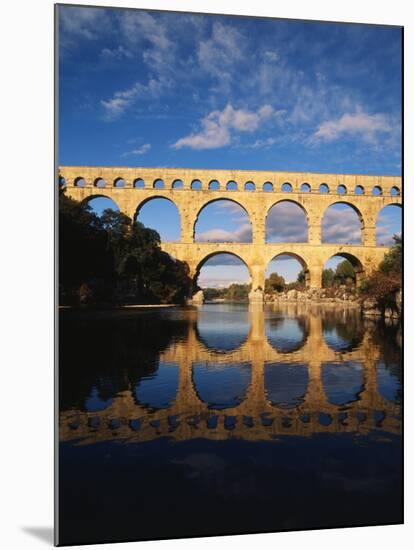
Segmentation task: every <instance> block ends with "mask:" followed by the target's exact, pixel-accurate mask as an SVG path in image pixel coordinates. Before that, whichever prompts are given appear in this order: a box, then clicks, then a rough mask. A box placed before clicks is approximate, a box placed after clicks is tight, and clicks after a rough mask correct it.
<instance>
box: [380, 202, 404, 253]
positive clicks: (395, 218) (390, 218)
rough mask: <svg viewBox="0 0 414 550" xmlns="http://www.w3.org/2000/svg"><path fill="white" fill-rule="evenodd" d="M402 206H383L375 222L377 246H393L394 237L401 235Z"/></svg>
mask: <svg viewBox="0 0 414 550" xmlns="http://www.w3.org/2000/svg"><path fill="white" fill-rule="evenodd" d="M401 229H402V205H401V204H398V203H391V204H387V205H385V206H383V207H382V208H381V210H380V211H379V212H378V215H377V218H376V220H375V243H376V245H377V246H391V245H393V244H394V239H393V236H394V235H398V234H399V235H401Z"/></svg>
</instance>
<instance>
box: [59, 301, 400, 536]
mask: <svg viewBox="0 0 414 550" xmlns="http://www.w3.org/2000/svg"><path fill="white" fill-rule="evenodd" d="M400 354H401V330H400V327H399V326H398V325H392V324H389V325H385V324H384V323H379V322H373V321H363V320H361V319H360V318H359V316H358V315H357V313H356V312H353V311H342V310H341V311H337V310H335V311H334V310H332V309H330V310H329V309H325V310H324V309H321V308H318V307H310V306H307V307H306V306H295V305H293V306H284V307H283V308H279V309H275V308H272V307H270V306H269V308H265V309H264V311H263V309H262V308H260V307H259V308H258V307H252V308H250V309H249V307H248V306H247V305H242V304H238V305H236V304H206V305H204V306H202V307H200V308H168V309H152V310H140V311H138V310H135V311H132V310H128V311H120V312H108V313H104V312H101V313H93V312H81V313H76V312H70V311H64V312H62V313H61V319H60V386H61V388H60V456H59V458H60V473H59V490H60V501H59V502H60V515H59V522H60V539H61V543H62V544H75V543H81V542H103V541H115V540H141V539H154V538H166V537H181V536H197V535H198V536H200V535H210V534H230V533H249V532H258V531H279V530H291V529H304V528H305V529H308V528H321V527H331V526H354V525H367V524H380V523H400V522H401V521H402V467H401V462H402V445H401V398H402V387H401V357H400Z"/></svg>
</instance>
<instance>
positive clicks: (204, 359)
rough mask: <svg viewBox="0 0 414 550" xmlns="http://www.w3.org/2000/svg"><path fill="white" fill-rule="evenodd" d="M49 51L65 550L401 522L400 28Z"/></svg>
mask: <svg viewBox="0 0 414 550" xmlns="http://www.w3.org/2000/svg"><path fill="white" fill-rule="evenodd" d="M56 29H57V32H56V66H57V73H56V75H57V76H56V78H57V84H58V95H57V97H56V99H57V127H56V135H57V141H58V147H57V166H56V168H57V170H56V198H57V208H58V265H59V269H58V280H57V281H56V284H57V290H58V297H59V304H58V313H57V315H58V334H57V343H58V346H57V348H58V361H57V365H56V375H57V380H58V395H57V401H58V406H57V411H56V416H57V418H56V422H57V426H58V429H57V441H56V444H57V449H58V450H57V454H56V460H57V475H56V543H57V544H58V545H59V546H60V545H73V544H93V543H103V542H120V541H142V540H155V539H168V538H182V537H200V536H211V535H229V534H248V533H260V532H278V531H287V530H289V531H292V530H304V529H323V528H331V527H352V526H372V525H384V524H398V523H402V521H403V490H402V488H403V464H402V455H403V452H402V407H403V400H402V394H403V376H402V359H401V355H402V338H403V334H402V234H401V230H402V229H401V227H402V223H401V217H402V204H403V182H402V178H401V154H402V151H401V121H402V103H401V93H402V65H401V52H402V28H401V27H393V26H387V25H383V26H379V25H377V26H374V25H366V24H356V23H348V24H344V23H335V22H313V21H302V20H284V19H274V18H265V17H241V16H232V15H207V14H193V13H177V12H168V11H153V10H142V9H125V8H101V7H90V6H88V7H87V6H71V5H57V6H56Z"/></svg>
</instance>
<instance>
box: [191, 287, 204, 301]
mask: <svg viewBox="0 0 414 550" xmlns="http://www.w3.org/2000/svg"><path fill="white" fill-rule="evenodd" d="M190 302H191V303H192V304H203V303H204V293H203V291H202V290H199V291H198V292H196V293H195V294H194V296H193V297H192V298H191V300H190Z"/></svg>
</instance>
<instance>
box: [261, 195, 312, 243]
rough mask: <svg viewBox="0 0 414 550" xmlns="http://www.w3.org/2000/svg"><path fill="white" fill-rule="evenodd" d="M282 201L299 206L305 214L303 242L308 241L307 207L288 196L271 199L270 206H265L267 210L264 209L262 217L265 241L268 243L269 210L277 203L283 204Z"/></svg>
mask: <svg viewBox="0 0 414 550" xmlns="http://www.w3.org/2000/svg"><path fill="white" fill-rule="evenodd" d="M283 203H289V204H293V205H295V206H297V207H299V208H300V210H301V211H302V212H303V214H304V216H305V221H306V240H305V241H303V242H309V225H310V223H309V213H308V211H307V209H306V208H305V206H304V205H303V204H301V203H300V202H298V201H297V200H295V199H290V198H284V197H283V198H280V199H277V200H275V201H272V202H271V203H270V206H269V207H267V210H266V213H265V217H264V237H265V242H266V243H268V242H269V241H268V236H267V228H268V220H269V214H270V212H271V210H272V209H273V208H274V207H277V206H278V205H280V204H283ZM289 242H302V241H289Z"/></svg>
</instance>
